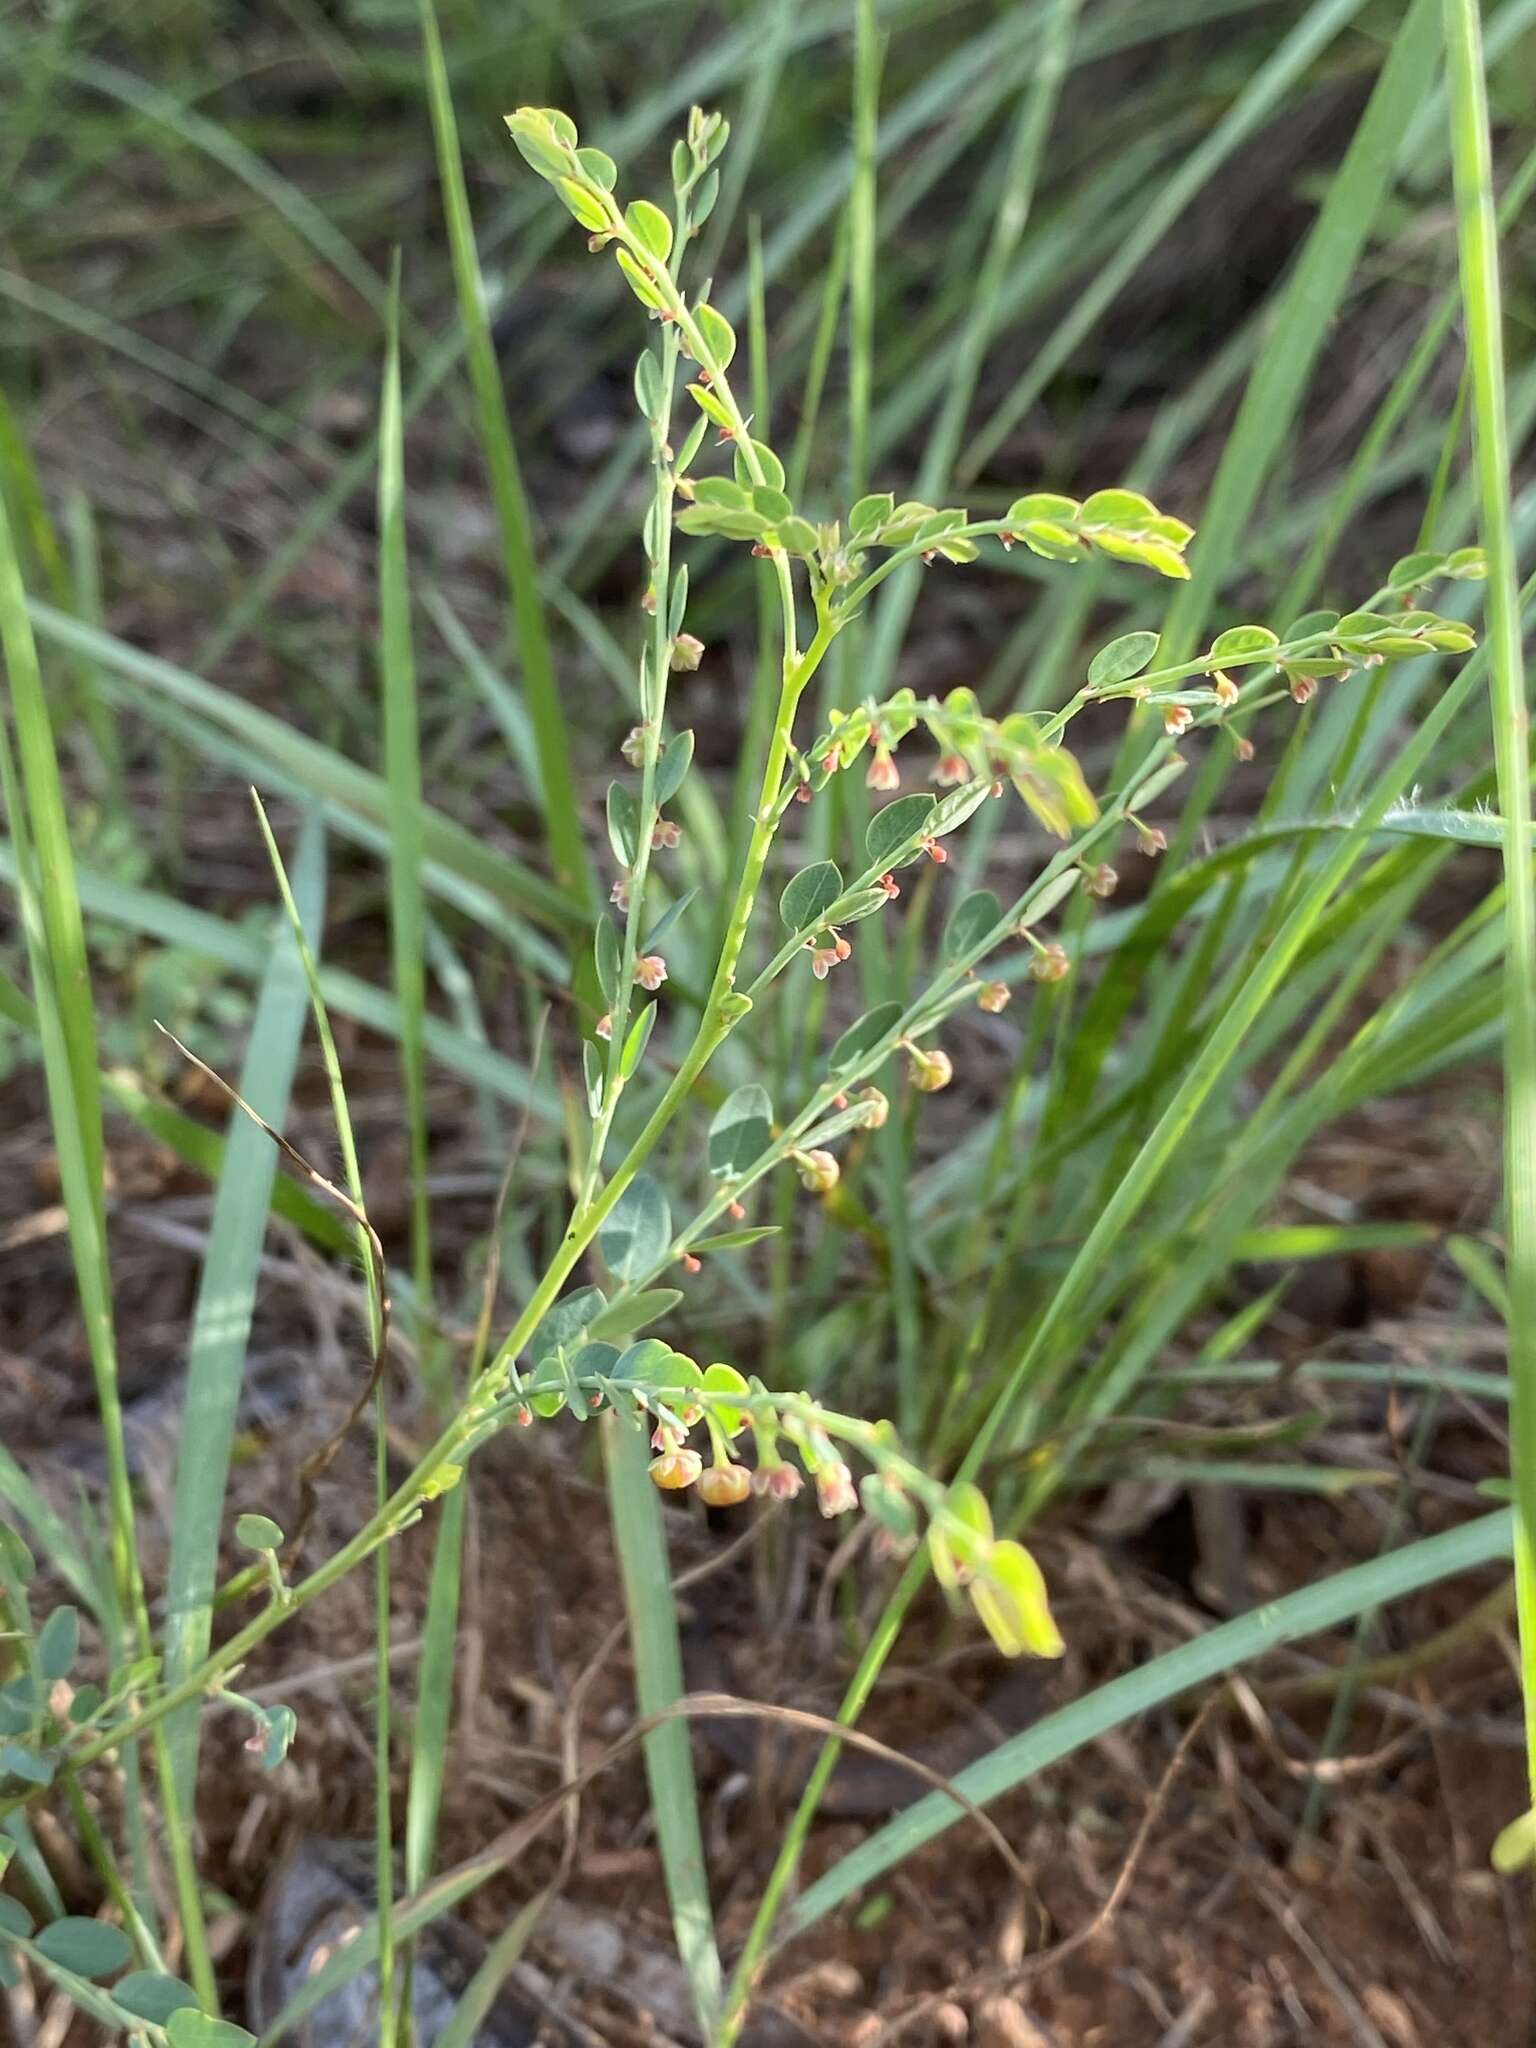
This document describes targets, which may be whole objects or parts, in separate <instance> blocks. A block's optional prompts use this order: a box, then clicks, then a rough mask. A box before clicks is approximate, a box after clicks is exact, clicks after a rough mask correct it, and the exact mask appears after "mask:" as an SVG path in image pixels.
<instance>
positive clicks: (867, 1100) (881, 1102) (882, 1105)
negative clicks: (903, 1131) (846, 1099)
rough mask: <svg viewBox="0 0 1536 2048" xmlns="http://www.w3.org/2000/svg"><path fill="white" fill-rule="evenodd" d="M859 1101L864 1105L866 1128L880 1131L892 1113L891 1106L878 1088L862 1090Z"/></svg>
mask: <svg viewBox="0 0 1536 2048" xmlns="http://www.w3.org/2000/svg"><path fill="white" fill-rule="evenodd" d="M859 1100H860V1102H862V1103H863V1105H864V1128H865V1129H866V1130H869V1131H878V1130H879V1129H880V1127H881V1126H882V1124H884V1122H885V1120H886V1118H887V1117H888V1116H889V1115H890V1113H891V1105H890V1103H889V1101H888V1100H887V1098H886V1097H885V1096H884V1095H882V1094H881V1092H880V1090H879V1089H878V1088H861V1089H860V1090H859Z"/></svg>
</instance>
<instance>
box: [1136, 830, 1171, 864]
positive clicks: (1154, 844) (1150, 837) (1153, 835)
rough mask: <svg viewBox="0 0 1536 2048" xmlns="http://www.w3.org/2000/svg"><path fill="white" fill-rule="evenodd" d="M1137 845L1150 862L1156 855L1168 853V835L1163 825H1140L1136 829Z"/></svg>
mask: <svg viewBox="0 0 1536 2048" xmlns="http://www.w3.org/2000/svg"><path fill="white" fill-rule="evenodd" d="M1136 843H1137V845H1138V846H1139V847H1140V848H1141V850H1142V852H1143V853H1144V854H1145V855H1146V856H1147V858H1148V860H1150V859H1151V858H1152V856H1153V855H1154V854H1158V853H1166V852H1167V851H1168V834H1167V833H1166V832H1165V831H1164V830H1163V828H1162V826H1161V825H1140V824H1139V825H1138V826H1137V827H1136Z"/></svg>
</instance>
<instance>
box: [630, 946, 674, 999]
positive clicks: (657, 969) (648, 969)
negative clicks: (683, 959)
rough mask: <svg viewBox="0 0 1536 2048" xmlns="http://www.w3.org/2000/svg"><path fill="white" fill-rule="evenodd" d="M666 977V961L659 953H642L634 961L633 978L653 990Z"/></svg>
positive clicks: (658, 986) (642, 985) (659, 985)
mask: <svg viewBox="0 0 1536 2048" xmlns="http://www.w3.org/2000/svg"><path fill="white" fill-rule="evenodd" d="M666 978H667V963H666V961H665V960H663V959H662V957H661V955H660V954H659V953H642V954H641V955H640V958H639V959H638V960H637V961H636V962H635V979H636V981H638V982H639V984H640V986H641V987H642V988H644V989H650V990H651V991H652V992H654V991H655V990H656V989H659V988H660V987H661V984H662V983H663V982H664V981H665V980H666Z"/></svg>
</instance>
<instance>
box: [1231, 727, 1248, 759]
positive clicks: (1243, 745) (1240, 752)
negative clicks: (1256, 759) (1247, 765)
mask: <svg viewBox="0 0 1536 2048" xmlns="http://www.w3.org/2000/svg"><path fill="white" fill-rule="evenodd" d="M1232 745H1233V746H1234V748H1235V749H1236V750H1237V758H1238V759H1239V761H1251V760H1252V759H1253V741H1252V740H1250V739H1248V738H1246V737H1245V736H1244V735H1243V734H1242V733H1240V732H1235V733H1233V735H1232Z"/></svg>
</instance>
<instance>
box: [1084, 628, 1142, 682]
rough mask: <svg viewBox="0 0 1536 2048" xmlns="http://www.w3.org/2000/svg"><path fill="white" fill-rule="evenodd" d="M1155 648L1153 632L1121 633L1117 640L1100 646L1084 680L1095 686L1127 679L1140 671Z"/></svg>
mask: <svg viewBox="0 0 1536 2048" xmlns="http://www.w3.org/2000/svg"><path fill="white" fill-rule="evenodd" d="M1156 652H1157V635H1156V634H1155V633H1122V634H1121V635H1120V638H1119V639H1118V640H1111V641H1110V643H1109V645H1108V646H1107V647H1101V648H1100V649H1099V651H1098V653H1097V654H1096V655H1095V656H1094V657H1093V659H1092V661H1090V662H1089V664H1088V681H1089V683H1090V685H1091V686H1092V687H1093V688H1094V689H1095V690H1103V689H1108V688H1109V687H1110V686H1111V685H1113V684H1115V683H1128V682H1129V681H1130V679H1131V677H1132V676H1139V675H1140V674H1141V672H1142V670H1143V669H1144V668H1145V667H1146V666H1147V664H1148V662H1150V661H1151V659H1152V657H1153V655H1154V654H1156Z"/></svg>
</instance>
